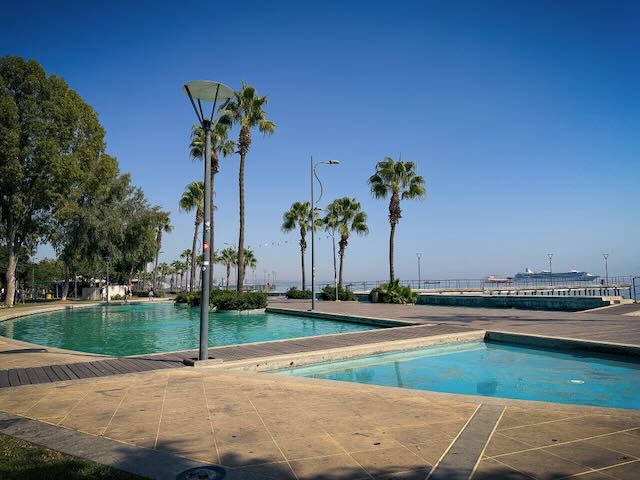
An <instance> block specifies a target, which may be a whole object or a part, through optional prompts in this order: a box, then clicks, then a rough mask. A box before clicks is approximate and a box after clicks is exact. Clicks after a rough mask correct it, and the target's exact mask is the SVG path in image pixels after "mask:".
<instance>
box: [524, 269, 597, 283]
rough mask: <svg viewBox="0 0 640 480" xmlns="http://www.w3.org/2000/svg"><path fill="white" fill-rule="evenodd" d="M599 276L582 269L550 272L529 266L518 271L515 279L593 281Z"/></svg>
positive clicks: (568, 281) (558, 281) (527, 280)
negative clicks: (532, 268)
mask: <svg viewBox="0 0 640 480" xmlns="http://www.w3.org/2000/svg"><path fill="white" fill-rule="evenodd" d="M598 278H599V277H598V275H591V274H590V273H587V272H581V271H580V270H571V271H570V272H550V271H549V270H542V271H541V272H534V271H532V270H530V269H528V268H527V269H526V270H525V271H524V272H520V273H516V274H515V276H514V277H513V280H514V281H516V282H539V281H553V282H555V283H570V282H592V281H594V280H597V279H598Z"/></svg>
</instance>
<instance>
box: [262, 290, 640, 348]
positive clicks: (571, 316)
mask: <svg viewBox="0 0 640 480" xmlns="http://www.w3.org/2000/svg"><path fill="white" fill-rule="evenodd" d="M269 306H271V307H275V308H293V309H297V310H301V311H306V310H308V309H309V306H310V304H309V301H300V300H278V299H274V300H272V301H270V302H269ZM638 307H639V308H640V305H639V306H638ZM316 310H317V311H318V312H327V313H338V314H344V315H353V316H364V317H372V318H391V319H398V320H405V321H411V322H418V323H445V324H449V325H457V326H466V327H468V328H473V329H477V330H495V331H501V332H516V333H529V334H534V335H548V336H552V337H566V338H575V339H581V340H596V341H601V342H613V343H624V344H630V345H640V317H638V316H633V315H628V313H629V312H628V309H625V310H624V313H627V314H616V308H615V307H614V308H613V309H611V310H609V309H602V310H596V311H592V312H541V311H532V310H515V309H505V310H500V309H484V308H468V307H438V306H431V305H387V304H380V303H376V304H372V303H364V302H317V303H316Z"/></svg>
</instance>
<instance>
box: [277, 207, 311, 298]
mask: <svg viewBox="0 0 640 480" xmlns="http://www.w3.org/2000/svg"><path fill="white" fill-rule="evenodd" d="M296 227H297V228H299V229H300V265H301V269H302V290H305V288H306V276H305V268H304V254H305V251H306V250H307V240H306V238H305V237H306V236H307V230H308V229H309V228H311V207H310V204H309V202H294V203H293V204H292V205H291V208H290V209H289V210H287V211H286V212H285V213H284V215H283V216H282V231H283V232H290V231H292V230H293V229H295V228H296Z"/></svg>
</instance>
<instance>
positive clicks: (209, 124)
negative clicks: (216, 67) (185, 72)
mask: <svg viewBox="0 0 640 480" xmlns="http://www.w3.org/2000/svg"><path fill="white" fill-rule="evenodd" d="M182 88H183V90H184V91H185V93H186V94H187V96H188V97H189V100H190V101H191V106H192V107H193V111H194V112H195V113H196V117H197V118H198V122H200V125H201V126H202V129H203V130H204V134H205V149H204V159H203V160H204V162H203V163H204V228H203V229H202V251H203V254H204V259H203V262H202V274H201V278H202V281H201V282H200V285H201V287H202V288H201V293H200V349H199V352H198V359H199V360H206V359H207V358H208V357H209V301H208V299H209V280H210V279H209V269H210V268H211V265H210V263H211V251H210V248H209V240H210V237H211V233H210V232H211V196H212V192H211V131H212V130H213V128H214V127H215V125H216V124H217V123H218V121H219V120H220V117H221V116H222V114H221V112H222V109H223V108H224V107H225V106H226V105H227V104H228V103H229V100H230V99H231V98H232V97H233V90H231V89H230V88H229V87H227V86H226V85H223V84H222V83H219V82H212V81H210V80H194V81H191V82H188V83H186V84H185V85H184V86H183V87H182ZM196 102H197V106H196ZM203 102H204V103H206V102H209V103H211V104H212V106H211V115H210V116H209V117H207V116H206V115H205V114H204V112H203V110H202V103H203ZM218 103H220V108H219V109H218V110H217V111H216V107H217V106H218Z"/></svg>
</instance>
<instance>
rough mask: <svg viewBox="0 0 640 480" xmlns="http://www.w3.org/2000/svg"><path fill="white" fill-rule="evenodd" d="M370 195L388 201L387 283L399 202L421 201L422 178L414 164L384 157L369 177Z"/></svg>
mask: <svg viewBox="0 0 640 480" xmlns="http://www.w3.org/2000/svg"><path fill="white" fill-rule="evenodd" d="M369 186H370V187H371V194H372V195H373V196H374V197H375V198H387V196H390V197H391V199H390V200H389V224H390V225H391V232H390V234H389V282H390V283H393V280H394V279H395V274H394V269H393V251H394V241H395V233H396V225H397V224H398V222H400V218H402V210H401V209H400V200H401V199H402V200H412V199H416V198H417V199H421V198H424V196H425V195H426V193H427V191H426V187H425V182H424V178H422V177H421V176H420V175H418V174H417V173H416V164H415V163H414V162H403V161H402V160H398V161H395V160H394V159H393V158H391V157H385V158H384V160H383V161H381V162H378V164H377V165H376V171H375V173H374V174H373V175H371V177H369Z"/></svg>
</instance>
